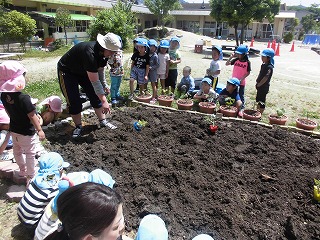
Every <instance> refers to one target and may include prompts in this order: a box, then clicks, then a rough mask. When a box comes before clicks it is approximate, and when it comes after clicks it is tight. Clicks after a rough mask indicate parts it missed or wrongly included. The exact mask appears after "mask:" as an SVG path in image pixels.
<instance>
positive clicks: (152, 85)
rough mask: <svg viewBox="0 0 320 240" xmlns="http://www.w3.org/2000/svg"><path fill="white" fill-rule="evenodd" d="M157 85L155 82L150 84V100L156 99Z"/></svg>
mask: <svg viewBox="0 0 320 240" xmlns="http://www.w3.org/2000/svg"><path fill="white" fill-rule="evenodd" d="M156 84H157V83H156V82H152V83H151V87H152V98H156V97H157V95H158V94H157V85H156Z"/></svg>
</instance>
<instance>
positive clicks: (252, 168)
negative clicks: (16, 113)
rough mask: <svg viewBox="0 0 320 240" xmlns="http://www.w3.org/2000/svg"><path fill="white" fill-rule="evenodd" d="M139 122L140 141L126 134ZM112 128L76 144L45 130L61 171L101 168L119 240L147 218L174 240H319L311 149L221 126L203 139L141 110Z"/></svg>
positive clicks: (199, 120) (317, 153) (262, 132)
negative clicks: (111, 194)
mask: <svg viewBox="0 0 320 240" xmlns="http://www.w3.org/2000/svg"><path fill="white" fill-rule="evenodd" d="M139 119H140V120H145V121H147V122H148V126H146V127H144V128H143V129H142V131H141V132H137V131H135V130H134V128H133V122H134V121H136V120H139ZM112 120H113V121H114V122H115V123H116V124H118V129H116V130H107V129H104V128H102V129H98V128H97V127H96V126H95V125H87V126H85V128H84V129H85V135H84V136H83V137H82V138H81V139H80V140H78V141H74V140H72V139H71V137H70V135H71V132H72V130H73V129H72V127H70V126H69V125H64V126H61V127H59V128H57V129H51V130H50V129H48V131H47V132H46V134H47V137H48V140H49V141H48V146H47V147H48V148H49V149H51V150H54V151H58V152H60V153H61V154H62V155H63V157H64V158H65V159H66V160H67V161H68V162H70V163H71V164H72V167H71V171H79V170H87V171H91V170H93V169H95V168H102V169H104V170H106V171H107V172H109V173H110V174H111V175H112V176H113V177H114V179H115V180H116V182H117V186H116V189H117V190H118V191H119V192H120V193H121V195H122V196H123V198H124V202H125V207H124V211H125V218H126V226H127V230H128V231H131V230H136V229H137V227H138V224H139V220H140V218H141V217H143V216H144V215H146V214H148V213H156V214H159V215H160V216H161V217H162V218H163V219H164V221H165V222H166V224H167V226H168V228H169V234H170V237H171V239H175V240H180V239H191V238H192V237H194V236H195V235H196V234H199V233H208V234H210V235H212V236H214V237H215V239H320V228H319V222H320V211H319V210H320V205H319V204H316V203H315V202H314V201H313V199H312V193H313V191H312V189H313V186H312V184H313V178H319V172H320V164H319V161H320V160H319V159H320V144H319V142H318V141H316V140H313V139H310V138H308V137H306V136H303V135H299V134H294V133H290V132H288V131H285V130H282V129H277V128H275V129H266V128H263V127H261V126H258V125H248V124H245V123H242V124H241V123H234V122H222V121H220V122H217V124H218V126H219V130H218V132H217V133H216V134H215V135H212V134H210V133H209V132H208V123H206V122H205V119H204V117H203V116H201V115H195V114H191V113H185V112H182V113H181V112H171V111H168V110H159V109H154V108H145V107H138V108H124V109H122V110H118V111H116V112H115V113H114V115H113V118H112ZM96 121H97V119H96V118H89V119H88V122H89V123H90V122H91V123H96ZM262 174H264V175H262ZM265 175H267V176H270V177H271V179H268V177H267V176H265Z"/></svg>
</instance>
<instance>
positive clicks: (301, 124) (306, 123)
mask: <svg viewBox="0 0 320 240" xmlns="http://www.w3.org/2000/svg"><path fill="white" fill-rule="evenodd" d="M317 126H318V124H317V123H316V122H314V121H312V120H310V119H306V118H297V119H296V127H297V128H301V129H304V130H311V131H313V130H314V129H315V128H316V127H317Z"/></svg>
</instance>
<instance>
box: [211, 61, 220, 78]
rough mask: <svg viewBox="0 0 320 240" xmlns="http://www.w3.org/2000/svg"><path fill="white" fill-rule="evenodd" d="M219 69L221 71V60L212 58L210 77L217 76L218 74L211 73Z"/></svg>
mask: <svg viewBox="0 0 320 240" xmlns="http://www.w3.org/2000/svg"><path fill="white" fill-rule="evenodd" d="M218 70H220V71H221V62H220V60H212V61H211V63H210V75H211V76H212V77H218V76H219V74H213V73H214V72H216V71H218Z"/></svg>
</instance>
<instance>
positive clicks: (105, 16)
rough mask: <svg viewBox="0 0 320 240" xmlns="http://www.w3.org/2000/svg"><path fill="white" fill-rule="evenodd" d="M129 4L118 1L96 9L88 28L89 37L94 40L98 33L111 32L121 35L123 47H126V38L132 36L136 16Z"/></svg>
mask: <svg viewBox="0 0 320 240" xmlns="http://www.w3.org/2000/svg"><path fill="white" fill-rule="evenodd" d="M131 6H132V4H131V3H130V2H121V1H118V2H117V3H116V4H115V5H113V6H112V8H110V9H104V10H101V11H98V12H97V15H96V17H95V20H94V21H93V22H92V24H91V25H90V27H89V29H88V34H89V36H90V39H91V40H96V38H97V35H98V33H100V34H103V35H105V34H106V33H108V32H113V33H114V34H117V35H119V36H120V37H121V39H122V43H123V47H124V48H125V47H127V45H128V39H132V38H133V36H134V30H135V27H136V25H135V22H136V16H135V14H134V13H133V12H132V11H131Z"/></svg>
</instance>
